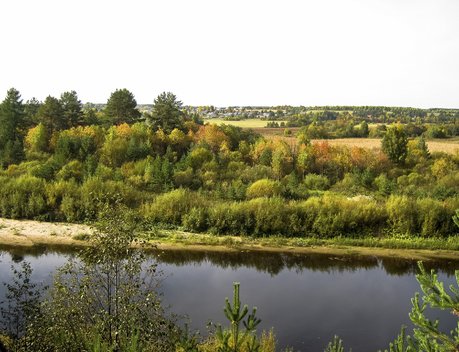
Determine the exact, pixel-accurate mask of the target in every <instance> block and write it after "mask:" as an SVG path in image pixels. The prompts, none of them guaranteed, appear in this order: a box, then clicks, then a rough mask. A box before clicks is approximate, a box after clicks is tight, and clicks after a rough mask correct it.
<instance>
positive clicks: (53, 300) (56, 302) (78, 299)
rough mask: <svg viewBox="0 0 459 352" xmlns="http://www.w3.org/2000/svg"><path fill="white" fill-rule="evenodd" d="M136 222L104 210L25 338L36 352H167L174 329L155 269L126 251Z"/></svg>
mask: <svg viewBox="0 0 459 352" xmlns="http://www.w3.org/2000/svg"><path fill="white" fill-rule="evenodd" d="M137 224H138V221H137V220H136V218H135V215H134V214H133V213H132V212H130V211H128V209H126V208H123V207H115V208H112V207H105V208H104V211H103V212H102V215H101V218H100V220H99V222H98V223H97V225H96V228H97V232H96V233H95V234H94V235H92V236H91V239H90V244H91V246H90V247H88V248H87V249H85V250H83V252H82V253H81V257H80V260H79V261H70V262H69V263H68V264H67V265H65V266H64V267H63V268H61V269H60V270H59V272H58V274H57V275H56V277H55V281H54V284H53V287H52V288H51V291H50V293H49V298H47V299H46V300H45V301H44V302H43V304H42V305H41V314H40V316H39V317H38V318H37V320H36V321H35V322H34V324H33V325H31V326H30V329H29V331H28V337H29V338H30V339H31V340H33V341H35V349H34V350H36V351H41V350H71V351H77V350H88V349H91V350H93V349H96V348H97V349H99V350H105V351H132V349H133V348H134V350H136V351H137V350H143V351H171V350H173V348H174V346H175V341H176V339H177V336H178V329H177V328H176V326H175V323H174V321H173V320H171V318H170V317H167V316H166V315H165V312H164V310H163V308H162V307H161V302H160V300H159V297H158V294H157V286H158V284H159V281H158V276H157V270H156V265H155V264H154V263H153V264H152V263H150V262H147V261H146V258H145V255H144V253H143V252H142V251H141V250H139V249H135V248H133V247H132V246H131V244H132V241H134V238H135V233H136V231H137V230H136V229H137V227H138V225H137Z"/></svg>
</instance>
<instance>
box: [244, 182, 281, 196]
mask: <svg viewBox="0 0 459 352" xmlns="http://www.w3.org/2000/svg"><path fill="white" fill-rule="evenodd" d="M281 191H282V187H281V185H280V183H279V182H277V181H273V180H269V179H266V178H265V179H261V180H258V181H255V182H254V183H252V184H251V185H250V186H249V187H248V188H247V192H246V196H247V198H249V199H250V198H258V197H274V196H277V195H279V194H280V193H281Z"/></svg>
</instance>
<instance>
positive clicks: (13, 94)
mask: <svg viewBox="0 0 459 352" xmlns="http://www.w3.org/2000/svg"><path fill="white" fill-rule="evenodd" d="M23 134H24V105H23V104H22V99H21V94H20V93H19V91H17V90H16V89H14V88H11V89H10V90H8V92H7V93H6V98H5V100H3V102H2V104H1V105H0V164H1V165H2V166H6V165H9V164H12V163H16V162H19V161H20V160H22V158H23V150H22V145H23V138H24V137H23Z"/></svg>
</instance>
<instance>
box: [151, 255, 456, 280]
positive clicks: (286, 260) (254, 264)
mask: <svg viewBox="0 0 459 352" xmlns="http://www.w3.org/2000/svg"><path fill="white" fill-rule="evenodd" d="M156 254H157V255H158V260H159V261H160V262H163V263H167V264H174V265H190V264H197V265H201V264H203V263H206V262H209V263H211V264H213V265H216V266H219V267H221V268H231V269H237V268H240V267H250V268H254V269H256V270H258V271H262V272H267V273H269V274H271V275H277V274H279V273H280V272H281V271H282V270H283V269H289V270H296V271H297V272H301V271H302V270H313V271H320V272H343V271H355V270H360V269H372V268H377V267H378V266H379V265H380V264H381V267H382V268H384V270H385V271H386V273H387V274H389V275H405V274H414V273H415V272H416V270H417V265H416V261H414V260H408V259H399V258H378V257H375V256H357V255H348V256H336V255H326V254H313V253H310V254H290V253H289V254H287V253H272V252H247V251H243V252H212V251H209V252H206V251H202V252H201V251H186V250H168V251H161V252H156ZM425 266H426V268H428V269H429V270H430V268H435V269H439V270H442V271H444V272H445V273H447V274H454V270H455V269H458V268H459V262H457V261H428V262H426V263H425Z"/></svg>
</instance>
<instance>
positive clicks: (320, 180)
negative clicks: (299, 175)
mask: <svg viewBox="0 0 459 352" xmlns="http://www.w3.org/2000/svg"><path fill="white" fill-rule="evenodd" d="M303 184H304V185H305V186H306V187H307V188H308V189H310V190H319V191H325V190H327V189H329V188H330V180H329V179H328V178H327V177H326V176H323V175H316V174H307V175H306V176H305V177H304V179H303Z"/></svg>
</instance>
